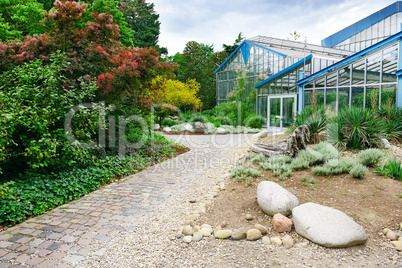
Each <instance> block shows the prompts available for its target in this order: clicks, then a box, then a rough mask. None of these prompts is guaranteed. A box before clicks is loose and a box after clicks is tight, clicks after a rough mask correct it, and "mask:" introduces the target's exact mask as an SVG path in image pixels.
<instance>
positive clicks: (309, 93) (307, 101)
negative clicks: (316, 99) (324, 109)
mask: <svg viewBox="0 0 402 268" xmlns="http://www.w3.org/2000/svg"><path fill="white" fill-rule="evenodd" d="M312 92H313V91H312V90H305V91H304V108H306V107H307V106H310V105H311V96H312Z"/></svg>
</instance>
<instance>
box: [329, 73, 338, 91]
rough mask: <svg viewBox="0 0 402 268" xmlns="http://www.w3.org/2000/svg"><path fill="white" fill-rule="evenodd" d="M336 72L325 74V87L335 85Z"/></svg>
mask: <svg viewBox="0 0 402 268" xmlns="http://www.w3.org/2000/svg"><path fill="white" fill-rule="evenodd" d="M337 76H338V74H337V72H336V71H335V72H333V73H332V74H329V75H327V87H334V86H336V82H337Z"/></svg>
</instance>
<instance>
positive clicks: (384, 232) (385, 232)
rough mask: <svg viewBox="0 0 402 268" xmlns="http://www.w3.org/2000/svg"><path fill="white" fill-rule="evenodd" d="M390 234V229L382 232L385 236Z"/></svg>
mask: <svg viewBox="0 0 402 268" xmlns="http://www.w3.org/2000/svg"><path fill="white" fill-rule="evenodd" d="M388 232H391V230H390V229H388V228H384V230H383V231H382V233H383V234H385V235H387V233H388Z"/></svg>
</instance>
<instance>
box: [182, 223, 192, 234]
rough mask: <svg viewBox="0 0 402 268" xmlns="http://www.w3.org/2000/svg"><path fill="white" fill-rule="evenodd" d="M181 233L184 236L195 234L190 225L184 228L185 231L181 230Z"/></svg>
mask: <svg viewBox="0 0 402 268" xmlns="http://www.w3.org/2000/svg"><path fill="white" fill-rule="evenodd" d="M181 232H182V233H183V234H184V235H193V234H194V230H193V227H191V226H190V225H186V226H184V227H183V230H181Z"/></svg>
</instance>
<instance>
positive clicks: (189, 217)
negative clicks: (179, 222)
mask: <svg viewBox="0 0 402 268" xmlns="http://www.w3.org/2000/svg"><path fill="white" fill-rule="evenodd" d="M196 218H197V216H195V215H194V214H190V215H187V216H186V220H195V219H196Z"/></svg>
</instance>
